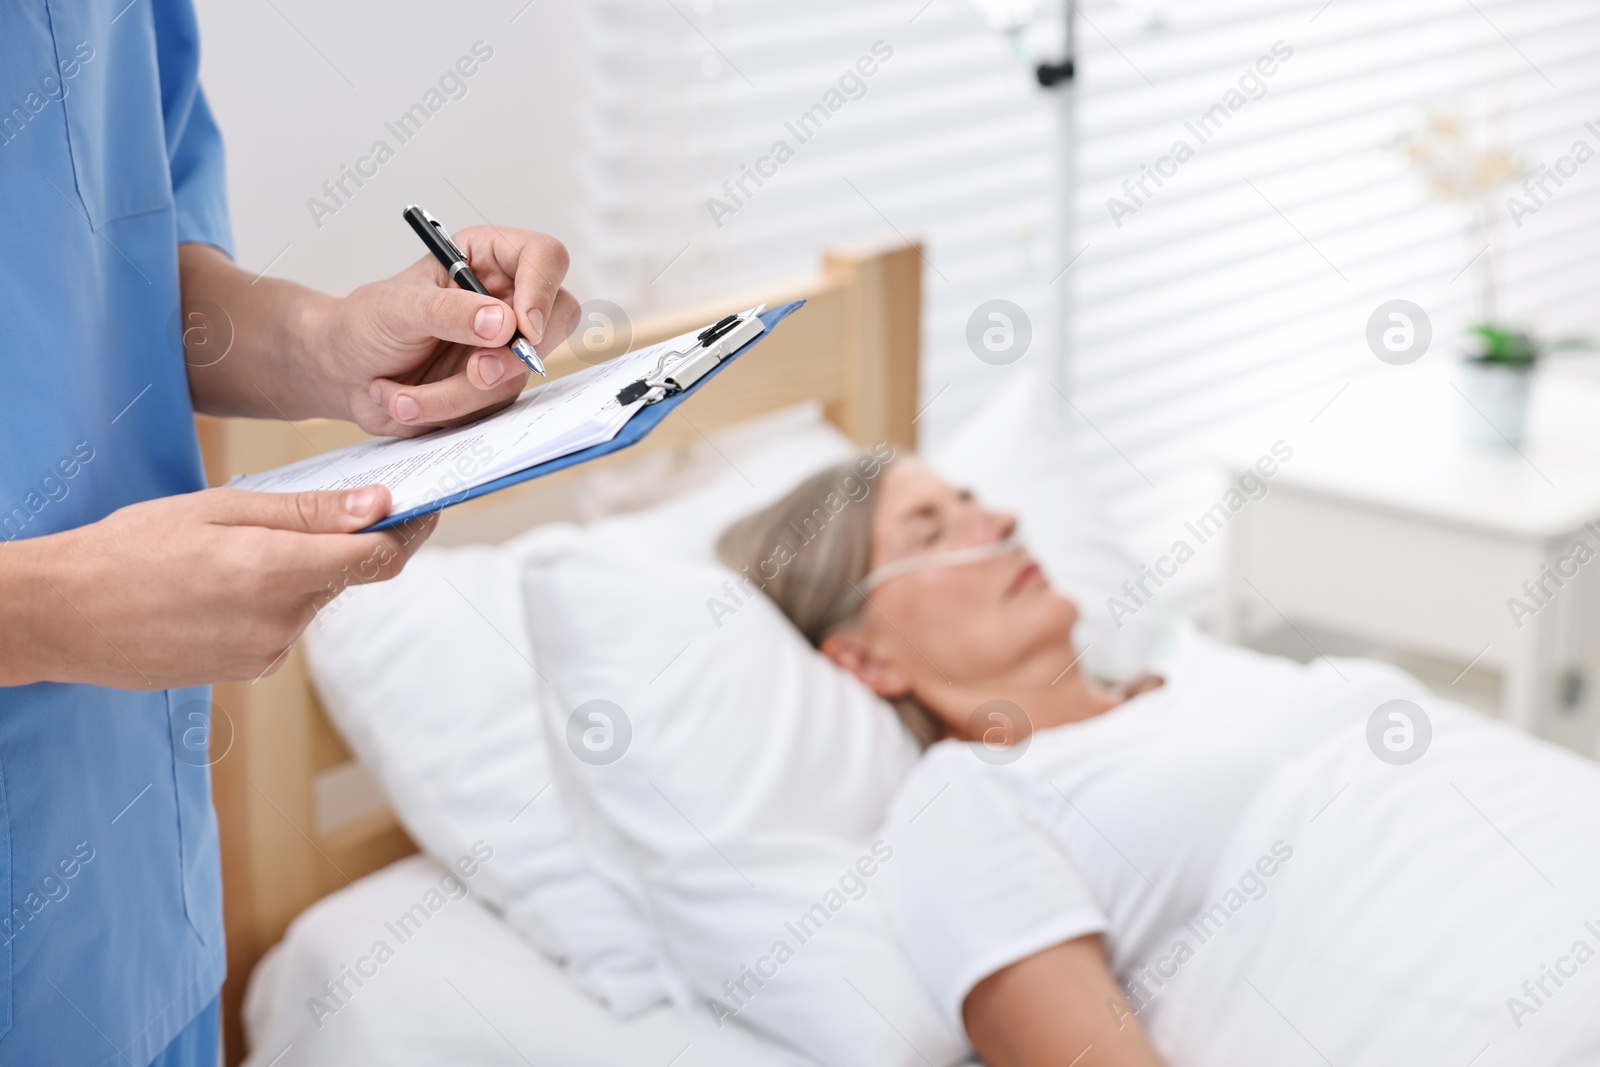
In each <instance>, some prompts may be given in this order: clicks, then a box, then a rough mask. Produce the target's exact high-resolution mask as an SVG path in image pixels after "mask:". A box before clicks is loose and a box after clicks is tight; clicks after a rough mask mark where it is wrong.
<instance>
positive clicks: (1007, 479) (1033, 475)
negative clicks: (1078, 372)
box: [926, 366, 1167, 679]
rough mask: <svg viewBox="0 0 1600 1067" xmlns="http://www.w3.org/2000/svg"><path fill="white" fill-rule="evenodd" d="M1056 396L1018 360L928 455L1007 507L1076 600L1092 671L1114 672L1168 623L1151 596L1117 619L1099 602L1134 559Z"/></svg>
mask: <svg viewBox="0 0 1600 1067" xmlns="http://www.w3.org/2000/svg"><path fill="white" fill-rule="evenodd" d="M1061 406H1062V404H1061V397H1060V395H1059V394H1058V393H1056V391H1055V390H1054V389H1053V388H1051V386H1050V384H1049V382H1048V380H1047V379H1046V378H1045V377H1044V376H1043V374H1042V373H1041V372H1040V371H1039V370H1037V369H1034V368H1029V367H1025V366H1019V367H1017V368H1016V369H1015V372H1014V376H1013V378H1012V380H1011V381H1010V382H1009V383H1007V385H1006V386H1005V388H1004V389H1002V390H1000V392H999V393H997V394H996V395H995V396H994V397H992V398H991V399H990V400H989V401H988V402H987V403H986V404H985V405H984V406H983V407H982V408H980V409H979V411H978V412H977V413H976V414H975V415H973V416H972V418H970V419H969V420H968V421H967V422H966V423H965V424H963V425H962V427H961V429H960V430H958V431H957V432H956V433H955V435H954V436H953V437H951V438H950V439H949V440H947V441H945V442H943V443H942V444H940V446H939V447H938V448H936V449H933V450H931V452H930V453H929V454H928V456H927V457H926V458H927V461H928V464H929V465H930V466H931V467H933V468H934V470H936V471H938V472H939V473H940V474H941V475H943V476H944V477H946V478H948V479H950V480H952V481H954V482H956V483H958V484H960V485H964V486H967V487H969V488H971V489H972V490H973V491H974V492H975V493H977V495H978V498H979V499H980V500H981V501H983V502H984V503H985V504H991V505H994V506H996V507H1000V508H1004V509H1006V510H1008V511H1012V512H1015V513H1016V514H1017V516H1018V517H1019V519H1020V520H1021V526H1020V532H1021V534H1022V537H1023V539H1024V540H1025V541H1026V542H1027V544H1028V547H1029V549H1030V550H1031V551H1032V552H1033V553H1034V555H1035V557H1036V558H1037V559H1038V560H1039V566H1040V567H1041V568H1042V569H1043V570H1044V572H1045V576H1046V577H1048V578H1049V579H1050V583H1051V584H1052V585H1053V586H1055V587H1056V588H1057V589H1058V590H1060V591H1061V592H1063V593H1065V594H1066V595H1068V596H1070V597H1072V598H1073V599H1074V600H1075V601H1077V604H1078V611H1079V617H1078V625H1077V627H1076V628H1075V629H1074V631H1073V639H1074V641H1075V642H1076V643H1077V646H1078V650H1079V651H1080V652H1082V653H1083V663H1084V666H1085V667H1086V668H1087V669H1088V670H1089V672H1090V673H1091V674H1094V675H1097V676H1099V677H1101V678H1106V679H1123V678H1127V677H1129V676H1131V675H1133V674H1136V673H1137V672H1138V671H1139V670H1140V668H1142V667H1144V666H1145V665H1146V664H1147V663H1148V662H1149V659H1150V657H1151V656H1152V655H1153V654H1154V653H1155V650H1156V647H1157V646H1158V645H1159V644H1160V642H1161V640H1162V637H1163V636H1164V635H1165V633H1166V630H1167V619H1166V616H1165V614H1164V611H1163V609H1162V607H1161V605H1160V602H1159V601H1158V602H1156V603H1153V604H1150V605H1149V606H1148V607H1146V608H1145V609H1143V610H1141V611H1139V612H1137V613H1136V614H1134V615H1133V616H1132V617H1124V618H1123V619H1122V620H1121V625H1120V626H1119V625H1118V624H1117V623H1116V622H1114V621H1113V620H1112V618H1111V615H1110V614H1109V612H1107V610H1106V601H1107V599H1108V598H1110V597H1113V596H1116V597H1121V596H1122V595H1123V594H1122V591H1121V586H1122V583H1123V582H1125V581H1127V580H1129V579H1137V578H1138V577H1139V564H1138V563H1137V562H1136V561H1135V560H1134V559H1133V557H1132V556H1130V555H1129V554H1128V552H1127V550H1126V549H1125V548H1123V546H1122V542H1121V540H1120V539H1119V538H1118V536H1117V535H1116V533H1115V531H1114V530H1113V528H1112V524H1111V521H1110V519H1109V517H1108V516H1107V514H1106V509H1105V506H1104V504H1103V502H1102V501H1101V499H1100V497H1099V494H1098V493H1096V492H1095V491H1094V489H1093V487H1092V486H1091V485H1090V483H1089V479H1088V477H1087V474H1086V471H1085V469H1084V461H1083V457H1082V454H1081V452H1080V450H1079V448H1078V445H1077V437H1076V435H1075V434H1074V432H1073V430H1072V428H1071V427H1070V426H1069V425H1068V424H1067V423H1066V421H1065V420H1064V419H1063V418H1062V417H1061V414H1060V412H1061Z"/></svg>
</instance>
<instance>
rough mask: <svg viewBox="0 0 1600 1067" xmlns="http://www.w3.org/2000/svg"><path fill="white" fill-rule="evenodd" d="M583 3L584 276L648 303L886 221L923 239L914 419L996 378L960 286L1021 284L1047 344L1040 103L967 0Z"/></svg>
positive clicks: (746, 277)
mask: <svg viewBox="0 0 1600 1067" xmlns="http://www.w3.org/2000/svg"><path fill="white" fill-rule="evenodd" d="M583 18H584V26H585V30H584V35H583V37H584V41H585V42H586V44H585V47H586V51H587V55H586V76H585V77H586V85H585V87H584V92H583V94H582V96H583V100H584V103H583V105H582V106H583V108H584V110H585V111H586V116H585V120H584V121H583V122H582V123H581V125H582V127H583V128H584V129H585V130H587V131H589V132H588V135H587V137H588V140H587V141H586V143H585V145H584V148H583V152H582V155H583V158H584V160H585V165H584V172H583V176H582V184H583V186H584V188H585V190H586V193H585V199H586V201H587V203H586V207H585V212H584V224H583V227H582V231H581V233H582V236H581V241H582V243H583V245H584V249H583V256H581V257H580V256H578V255H575V256H574V261H575V262H578V261H580V260H581V259H584V257H587V261H588V266H586V267H585V269H586V270H592V272H593V277H592V278H591V279H588V280H589V281H591V283H592V284H591V291H594V292H598V293H607V294H613V296H612V298H613V299H615V300H616V301H617V303H619V304H621V305H622V306H623V307H624V309H625V310H627V311H628V312H629V314H630V315H636V314H646V313H649V312H650V311H654V310H657V309H660V308H663V307H669V306H674V305H678V304H682V303H683V302H685V301H693V300H697V299H706V298H709V297H714V296H719V295H722V294H725V293H727V292H729V291H734V290H738V289H741V288H746V287H751V286H757V285H761V284H765V283H769V282H774V281H781V280H783V279H786V278H792V277H799V276H803V275H805V274H807V273H809V272H811V271H812V270H814V269H815V268H816V265H817V257H818V255H819V253H820V252H821V250H822V249H823V248H825V247H826V246H828V245H829V244H837V243H848V242H852V241H857V240H862V239H868V238H875V237H880V236H888V237H893V236H895V235H896V234H900V235H903V236H905V237H908V238H912V239H918V240H921V241H923V242H924V245H925V250H924V251H925V259H926V263H925V265H924V279H925V280H924V285H925V290H924V309H925V310H924V315H925V320H924V324H923V325H924V340H925V348H924V352H925V354H924V367H923V395H922V403H921V404H919V408H921V407H924V406H925V407H926V410H925V412H924V413H923V414H922V416H921V417H920V418H919V420H918V424H917V425H918V429H919V432H920V433H921V434H922V435H923V436H924V438H932V439H937V437H938V436H939V435H940V434H941V433H943V432H944V431H945V430H946V429H947V428H948V427H950V426H952V425H955V424H957V423H958V422H959V420H960V419H961V418H962V417H963V416H964V415H965V414H966V413H967V412H968V411H969V410H970V409H971V408H972V406H973V405H974V404H976V403H977V402H978V400H979V398H980V397H981V396H982V395H984V394H986V392H987V391H988V389H989V388H991V387H992V386H993V385H994V384H997V383H998V381H999V380H1001V379H1000V376H1001V374H1002V373H1003V371H1004V369H1005V368H996V367H991V366H989V365H987V364H984V363H982V362H980V361H979V360H978V359H976V358H975V357H974V356H973V354H972V353H971V351H970V350H969V349H968V347H967V343H966V340H965V336H966V326H967V319H968V317H969V315H970V314H971V312H972V311H973V309H974V308H975V307H976V306H977V305H978V304H980V303H982V302H983V301H985V300H988V299H994V298H1000V299H1008V300H1011V301H1013V302H1015V303H1017V304H1019V305H1021V306H1023V307H1024V308H1025V309H1026V310H1027V313H1028V314H1029V316H1030V318H1031V320H1032V324H1033V327H1034V335H1035V336H1034V340H1033V342H1032V350H1031V352H1030V355H1029V358H1048V356H1049V354H1050V353H1051V352H1052V351H1053V349H1054V347H1055V345H1054V342H1053V340H1052V339H1050V338H1049V337H1046V336H1041V335H1042V334H1044V333H1046V332H1047V331H1049V330H1050V329H1052V328H1053V326H1054V318H1055V316H1054V312H1053V311H1052V310H1051V306H1050V303H1049V295H1048V290H1047V286H1048V281H1049V279H1048V277H1047V270H1048V267H1049V263H1050V260H1051V257H1052V256H1053V254H1054V250H1053V245H1052V237H1051V228H1052V221H1051V211H1052V196H1053V194H1052V190H1051V184H1050V183H1051V182H1052V180H1053V176H1054V173H1055V167H1054V140H1053V138H1054V121H1055V120H1054V113H1053V111H1052V109H1051V101H1050V99H1049V98H1048V97H1047V96H1046V95H1045V94H1043V93H1041V92H1040V91H1039V89H1038V87H1037V86H1036V84H1035V83H1034V80H1033V74H1032V66H1031V64H1030V62H1029V61H1028V59H1027V56H1026V55H1021V56H1018V55H1016V54H1015V53H1014V52H1013V51H1012V50H1011V49H1010V48H1009V47H1008V44H1007V41H1006V40H1005V39H1004V38H1002V37H1000V36H997V35H996V34H994V33H991V32H990V31H989V30H988V29H987V28H986V27H985V26H984V23H983V21H982V18H981V17H980V16H979V14H978V13H977V12H976V10H975V9H973V8H972V6H971V5H970V4H967V3H966V2H965V0H934V2H932V3H928V2H927V0H807V2H806V3H804V4H798V3H794V2H792V0H716V2H714V3H713V2H709V0H700V2H695V0H654V2H650V3H641V2H638V0H596V2H593V3H588V4H585V5H584V14H583ZM868 70H870V71H871V73H870V74H865V73H862V72H863V71H868ZM829 105H834V107H833V108H832V109H830V108H829ZM824 116H825V117H824ZM780 143H782V144H784V145H786V146H787V147H788V149H789V153H782V152H780V153H776V154H775V152H774V148H775V146H777V145H779V144H780ZM790 153H792V154H790ZM776 155H783V156H784V158H782V159H781V160H779V159H777V158H775V156H776ZM760 172H766V173H765V175H764V176H763V174H762V173H760ZM751 174H754V177H751V176H750V175H751ZM757 178H759V179H760V183H759V184H758V182H757V180H756V179H757Z"/></svg>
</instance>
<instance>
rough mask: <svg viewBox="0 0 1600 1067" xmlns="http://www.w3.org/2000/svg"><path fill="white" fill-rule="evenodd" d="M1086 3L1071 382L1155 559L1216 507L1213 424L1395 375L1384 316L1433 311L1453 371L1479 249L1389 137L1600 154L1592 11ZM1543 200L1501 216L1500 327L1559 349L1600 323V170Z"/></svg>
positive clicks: (1568, 5) (1455, 3) (1492, 0)
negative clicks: (1395, 303) (1376, 375)
mask: <svg viewBox="0 0 1600 1067" xmlns="http://www.w3.org/2000/svg"><path fill="white" fill-rule="evenodd" d="M1079 10H1080V12H1081V15H1082V21H1081V22H1080V24H1079V25H1080V32H1079V36H1078V39H1079V50H1080V56H1079V61H1080V63H1079V66H1080V72H1081V76H1080V81H1079V86H1078V89H1077V92H1078V94H1079V95H1078V102H1077V104H1078V109H1079V113H1078V123H1079V125H1078V130H1079V139H1078V143H1077V145H1076V152H1077V164H1078V168H1079V174H1080V181H1081V184H1080V189H1079V195H1078V219H1077V225H1078V241H1079V242H1080V243H1082V244H1084V245H1087V246H1088V248H1087V251H1085V253H1084V255H1083V258H1082V260H1081V262H1080V263H1079V265H1078V266H1077V267H1076V268H1074V271H1073V274H1072V276H1071V277H1072V281H1073V285H1074V301H1073V309H1074V323H1075V334H1074V340H1075V345H1074V350H1073V356H1072V360H1073V362H1072V368H1071V375H1070V381H1071V384H1072V391H1073V401H1074V403H1075V404H1076V405H1077V407H1078V408H1079V409H1080V410H1081V412H1082V414H1083V415H1084V416H1085V417H1086V418H1087V419H1088V420H1090V421H1091V422H1092V423H1093V424H1094V426H1095V427H1096V428H1097V429H1098V430H1099V431H1100V434H1103V437H1102V436H1100V434H1091V435H1089V438H1088V439H1089V440H1090V442H1091V444H1092V446H1093V447H1094V448H1095V449H1096V461H1095V470H1096V475H1097V480H1098V482H1099V484H1100V486H1101V488H1102V490H1103V491H1104V492H1105V493H1106V495H1107V496H1108V498H1109V499H1110V500H1111V502H1112V505H1113V509H1114V511H1115V513H1116V515H1117V517H1118V518H1119V520H1120V521H1121V525H1122V526H1123V527H1124V529H1125V530H1126V531H1127V532H1128V533H1129V534H1130V536H1131V538H1132V540H1133V541H1134V543H1135V545H1136V547H1137V548H1138V549H1139V550H1141V551H1146V552H1148V551H1152V550H1155V549H1158V548H1163V547H1165V545H1166V544H1168V543H1170V541H1171V539H1172V537H1173V536H1175V535H1176V534H1177V533H1179V532H1180V531H1181V526H1182V522H1183V519H1184V517H1185V516H1187V515H1189V514H1192V513H1197V512H1199V511H1201V510H1203V509H1204V507H1205V506H1206V505H1207V504H1208V503H1209V502H1210V501H1211V500H1214V499H1215V498H1216V495H1217V493H1218V492H1219V491H1220V483H1219V482H1218V481H1217V480H1216V477H1215V474H1214V472H1213V471H1212V469H1211V467H1210V462H1211V461H1210V458H1209V452H1210V446H1211V443H1212V442H1213V441H1214V440H1215V439H1216V437H1217V436H1218V434H1219V433H1221V432H1225V431H1226V430H1227V429H1228V428H1229V427H1230V426H1231V425H1233V424H1235V423H1236V422H1237V420H1239V419H1240V418H1241V417H1244V416H1248V415H1249V414H1250V413H1251V412H1252V411H1255V410H1258V409H1260V408H1261V407H1263V406H1265V405H1269V404H1276V403H1282V402H1286V401H1289V400H1291V398H1293V399H1294V400H1296V401H1298V402H1302V403H1304V404H1305V405H1306V406H1307V416H1308V418H1309V417H1310V416H1311V415H1312V414H1314V413H1315V412H1316V410H1317V408H1318V407H1319V406H1320V405H1321V404H1323V403H1325V402H1327V401H1328V400H1330V399H1331V398H1332V397H1334V396H1335V394H1336V392H1337V390H1338V389H1339V388H1340V387H1341V385H1342V384H1343V383H1345V382H1348V381H1349V380H1351V377H1352V376H1353V375H1355V374H1360V373H1370V372H1375V371H1381V370H1382V369H1383V368H1382V367H1381V365H1380V364H1379V363H1378V361H1377V360H1376V359H1375V358H1374V357H1373V355H1372V353H1371V352H1370V350H1369V349H1368V348H1367V346H1366V343H1365V328H1366V322H1367V319H1368V317H1369V316H1370V315H1371V313H1372V312H1373V310H1374V309H1375V308H1376V307H1377V306H1378V305H1379V304H1380V303H1382V302H1384V301H1386V300H1389V299H1394V298H1403V299H1409V300H1412V301H1414V302H1415V303H1417V304H1418V305H1420V306H1421V307H1423V308H1424V309H1425V310H1426V311H1427V312H1428V314H1429V316H1430V318H1431V320H1432V324H1433V331H1434V334H1433V335H1434V343H1433V349H1432V351H1431V352H1430V354H1429V356H1428V357H1427V358H1430V359H1448V358H1451V357H1452V355H1453V354H1454V352H1453V350H1452V349H1453V344H1454V339H1455V338H1457V337H1458V336H1459V333H1460V331H1461V329H1462V327H1463V326H1465V325H1466V324H1467V323H1468V322H1469V320H1471V319H1473V318H1475V317H1476V315H1477V299H1476V295H1475V293H1476V285H1477V272H1478V270H1479V269H1480V267H1481V262H1482V261H1481V258H1480V259H1478V260H1477V261H1476V262H1474V260H1475V257H1478V256H1479V254H1480V252H1481V247H1482V245H1483V243H1484V239H1483V237H1482V236H1480V235H1478V234H1474V233H1469V232H1468V231H1467V230H1466V229H1465V223H1466V219H1467V217H1468V216H1467V215H1466V214H1465V213H1464V212H1465V209H1464V208H1463V207H1462V206H1461V205H1459V204H1453V203H1445V202H1440V201H1437V200H1434V199H1432V198H1431V196H1430V193H1429V190H1428V189H1427V187H1426V185H1425V183H1424V182H1423V181H1422V179H1421V178H1420V177H1419V176H1418V174H1417V173H1416V172H1415V171H1414V170H1413V169H1412V167H1411V166H1410V164H1409V162H1408V160H1407V159H1406V157H1405V154H1404V153H1403V151H1402V150H1401V148H1400V146H1399V144H1398V142H1399V140H1400V139H1401V138H1402V137H1403V136H1404V135H1405V134H1406V133H1407V132H1408V131H1413V130H1416V129H1418V128H1420V127H1422V126H1423V125H1424V124H1425V122H1426V118H1427V117H1426V112H1427V111H1428V110H1430V109H1433V110H1435V111H1442V112H1446V113H1448V112H1455V113H1457V114H1459V115H1461V116H1462V117H1464V118H1465V119H1467V120H1469V121H1470V122H1472V123H1474V124H1475V125H1476V126H1477V127H1479V131H1480V132H1479V134H1478V135H1479V136H1480V137H1486V138H1488V137H1492V138H1495V139H1503V140H1505V141H1507V142H1508V143H1509V144H1510V146H1511V147H1512V148H1513V149H1514V150H1515V152H1516V153H1517V154H1518V155H1519V156H1520V157H1521V158H1522V159H1523V160H1525V161H1526V163H1527V164H1528V165H1529V166H1530V168H1532V169H1534V170H1537V168H1538V166H1539V165H1540V164H1547V165H1553V164H1554V163H1556V162H1557V161H1558V159H1559V158H1560V157H1562V156H1563V155H1566V154H1568V153H1569V152H1570V151H1571V149H1572V146H1573V143H1574V142H1575V141H1576V140H1579V139H1585V140H1587V142H1588V143H1589V145H1590V146H1591V147H1593V148H1595V149H1597V150H1600V134H1597V133H1596V132H1595V131H1592V130H1589V129H1587V128H1586V127H1585V122H1588V121H1597V122H1600V106H1597V103H1596V102H1597V101H1600V96H1597V94H1596V92H1595V89H1596V83H1597V82H1600V62H1597V59H1600V8H1597V7H1596V6H1595V5H1594V4H1592V3H1586V2H1584V0H1471V2H1466V0H1407V2H1406V3H1404V4H1393V3H1390V4H1384V3H1376V2H1363V0H1332V2H1327V0H1228V2H1219V3H1206V4H1180V3H1143V4H1139V5H1134V4H1129V3H1112V2H1100V3H1089V2H1086V3H1083V4H1082V5H1080V9H1079ZM1263 57H1266V60H1267V61H1266V62H1263ZM1266 71H1271V73H1270V74H1267V73H1264V72H1266ZM1235 93H1237V95H1236V96H1234V95H1231V94H1235ZM1180 144H1182V145H1187V146H1188V149H1189V152H1191V153H1192V155H1191V154H1188V153H1185V152H1183V151H1182V150H1181V149H1179V147H1178V146H1179V145H1180ZM1177 155H1185V156H1186V158H1184V159H1183V160H1182V161H1181V162H1179V161H1178V160H1177V159H1176V156H1177ZM1163 160H1165V162H1162V161H1163ZM1158 163H1160V164H1161V165H1160V169H1159V170H1158V171H1157V173H1156V175H1155V177H1147V174H1148V172H1149V170H1150V169H1151V168H1155V167H1157V164H1158ZM1162 172H1166V174H1165V176H1163V173H1162ZM1141 178H1143V179H1144V180H1143V182H1142V184H1141V181H1140V179H1141ZM1157 178H1159V179H1160V182H1161V184H1159V185H1158V184H1157V181H1156V179H1157ZM1125 183H1126V184H1125ZM1547 187H1548V188H1549V189H1550V190H1551V191H1552V192H1554V193H1555V195H1553V196H1550V197H1545V198H1543V199H1545V205H1544V206H1543V207H1541V208H1539V209H1538V210H1537V212H1536V213H1535V214H1533V215H1524V216H1523V217H1521V219H1520V221H1521V223H1522V225H1521V226H1518V225H1517V224H1516V222H1515V221H1513V220H1512V218H1511V215H1510V211H1509V209H1508V208H1507V206H1506V201H1507V199H1508V198H1509V197H1510V196H1512V195H1513V194H1515V195H1518V196H1519V197H1523V198H1524V199H1525V197H1524V194H1523V193H1522V192H1521V190H1520V189H1517V188H1510V189H1506V190H1504V191H1503V192H1502V193H1501V194H1500V195H1499V196H1498V197H1497V198H1496V200H1495V204H1496V209H1495V210H1496V212H1497V217H1498V225H1499V230H1500V233H1501V235H1502V237H1503V239H1504V244H1505V248H1506V252H1505V256H1504V263H1503V266H1502V268H1501V275H1502V278H1501V281H1502V285H1503V292H1502V297H1501V301H1500V306H1501V311H1502V313H1503V315H1504V316H1505V317H1507V318H1509V319H1512V320H1515V321H1523V322H1527V323H1530V324H1532V325H1534V326H1536V327H1538V328H1539V329H1540V330H1542V331H1543V332H1545V333H1549V334H1562V333H1566V332H1569V331H1579V332H1584V331H1586V332H1589V333H1595V332H1597V330H1600V306H1597V305H1596V302H1595V301H1594V300H1593V299H1592V297H1590V296H1589V294H1591V293H1592V292H1593V291H1594V290H1595V287H1596V286H1597V284H1600V260H1597V259H1596V257H1595V256H1594V255H1593V254H1592V251H1591V249H1592V248H1593V247H1594V246H1595V244H1596V243H1597V242H1600V196H1597V195H1596V193H1597V191H1600V164H1597V165H1595V166H1593V167H1592V168H1590V169H1584V170H1580V171H1579V172H1578V173H1577V175H1576V176H1575V177H1572V178H1569V179H1567V180H1566V184H1565V186H1564V187H1562V188H1560V189H1557V188H1556V187H1555V186H1554V185H1548V186H1547ZM1270 444H1271V442H1263V443H1262V447H1263V450H1265V448H1266V447H1267V446H1268V445H1270ZM1213 555H1214V556H1215V557H1217V558H1209V559H1208V560H1206V561H1199V560H1197V561H1196V564H1195V566H1194V567H1193V568H1192V574H1186V575H1185V577H1186V578H1188V579H1189V580H1190V582H1191V585H1190V587H1189V589H1188V590H1187V594H1188V597H1189V598H1191V599H1199V598H1203V597H1204V596H1205V594H1206V592H1207V591H1208V590H1209V589H1210V588H1212V586H1213V585H1214V583H1215V579H1216V577H1217V575H1218V571H1219V569H1220V567H1221V566H1222V563H1223V560H1222V559H1221V558H1220V556H1221V554H1220V553H1218V554H1213ZM1202 563H1204V565H1202Z"/></svg>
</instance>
